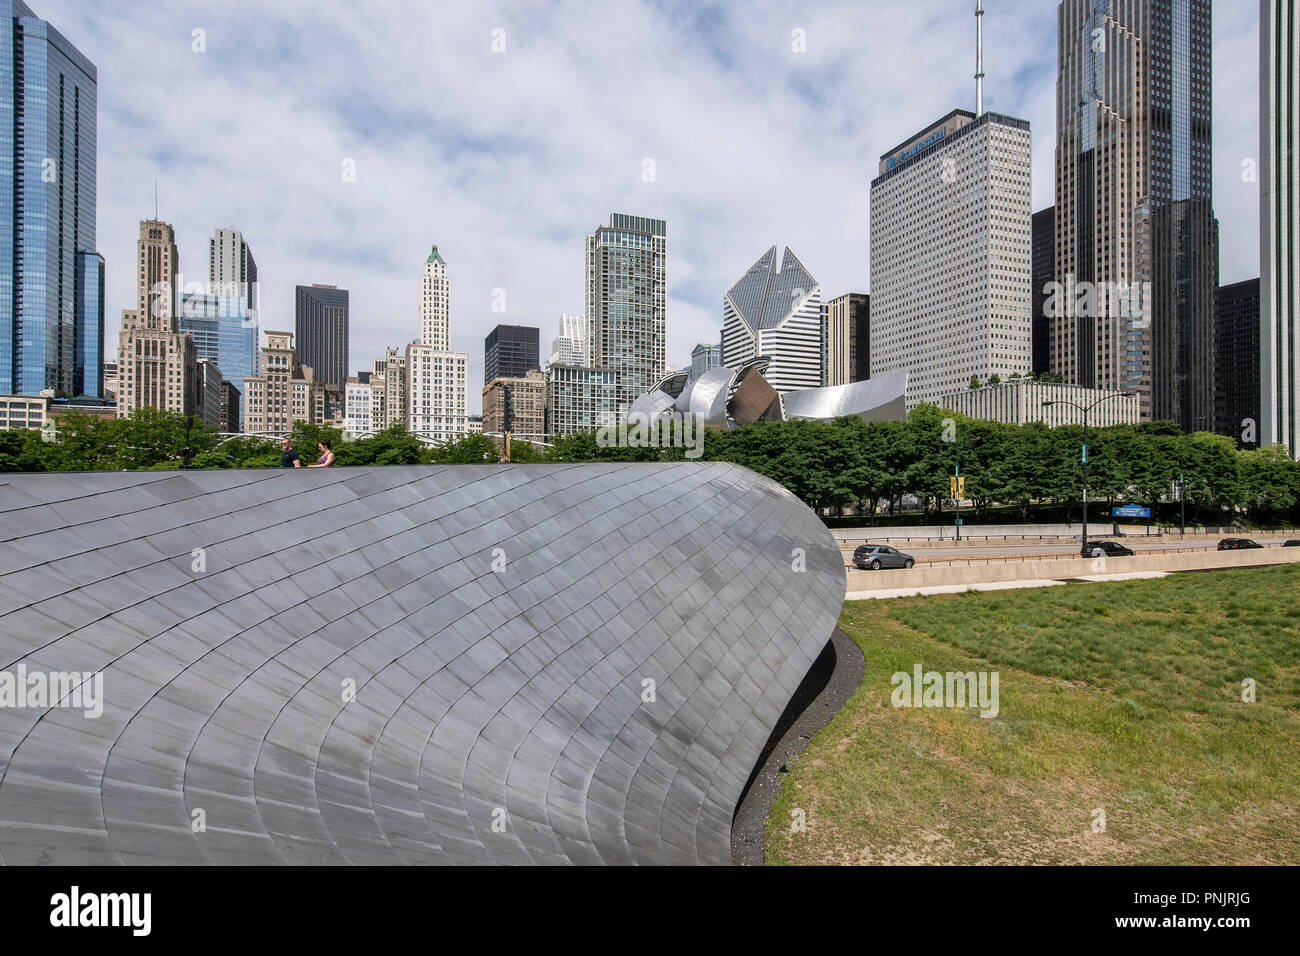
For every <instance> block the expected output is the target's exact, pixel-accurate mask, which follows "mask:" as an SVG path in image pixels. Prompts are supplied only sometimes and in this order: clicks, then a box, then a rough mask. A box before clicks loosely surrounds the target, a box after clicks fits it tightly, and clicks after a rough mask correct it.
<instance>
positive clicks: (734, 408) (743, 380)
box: [627, 356, 907, 429]
mask: <svg viewBox="0 0 1300 956" xmlns="http://www.w3.org/2000/svg"><path fill="white" fill-rule="evenodd" d="M767 366H768V359H767V358H765V357H762V356H760V357H759V358H756V359H752V360H751V361H749V362H746V363H745V364H744V365H743V366H741V367H740V368H727V367H726V366H717V367H715V368H711V369H709V370H708V371H707V372H705V373H704V374H703V375H701V376H700V377H699V378H697V379H695V380H694V381H692V382H689V383H688V384H686V385H685V386H684V387H680V386H679V384H678V383H679V377H680V375H681V374H682V373H674V375H673V376H669V377H668V378H666V379H665V380H664V381H663V382H661V383H660V384H659V385H658V386H656V388H655V389H653V390H651V391H649V392H647V393H646V394H645V395H642V396H640V397H638V398H637V399H636V400H635V401H634V402H633V403H632V405H631V407H630V408H629V409H628V415H627V418H628V422H629V424H632V423H636V422H640V423H650V422H655V421H659V420H661V419H666V418H668V417H670V416H671V415H673V414H678V415H693V416H695V418H696V420H697V421H700V422H703V423H704V426H705V427H706V428H715V429H730V428H738V427H741V426H744V425H748V424H751V423H752V422H754V421H757V420H758V419H760V418H775V419H777V420H789V419H792V418H800V419H809V420H813V421H833V420H834V419H836V418H843V417H845V416H848V415H856V416H858V417H859V418H862V419H863V420H865V421H906V420H907V403H906V396H907V372H890V373H888V374H886V375H881V376H879V377H877V378H873V379H869V380H867V381H863V382H851V383H849V384H848V385H832V386H828V387H826V388H806V389H799V390H796V391H789V392H783V393H780V395H779V400H772V401H771V402H770V403H769V396H771V395H773V394H775V390H774V389H772V388H771V386H770V385H768V383H767V380H766V379H764V378H763V374H762V373H763V372H764V371H766V369H767ZM669 383H671V384H669ZM675 388H680V391H671V389H675ZM746 392H748V393H749V397H752V398H753V399H754V400H755V401H757V402H758V404H757V405H755V404H753V403H752V402H746V401H745V399H746V397H747V396H746V394H745V393H746ZM738 399H739V400H738Z"/></svg>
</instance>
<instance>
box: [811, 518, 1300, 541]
mask: <svg viewBox="0 0 1300 956" xmlns="http://www.w3.org/2000/svg"><path fill="white" fill-rule="evenodd" d="M1128 527H1129V530H1130V532H1131V533H1130V535H1129V536H1130V537H1147V535H1146V534H1144V533H1143V532H1145V530H1146V529H1145V527H1142V528H1137V529H1134V527H1133V526H1131V525H1130V526H1128ZM1114 529H1115V525H1114V524H1113V523H1112V522H1110V521H1105V522H1101V521H1089V522H1088V537H1090V538H1108V537H1111V536H1112V535H1113V533H1114ZM1082 532H1083V526H1082V525H1078V524H1009V525H964V526H963V527H962V529H961V537H962V540H961V542H960V543H961V544H963V545H973V546H978V545H985V544H987V543H988V541H989V540H990V539H994V540H998V541H1001V540H1003V539H1006V540H1010V541H1016V542H1023V543H1025V544H1033V543H1035V542H1040V543H1043V542H1059V541H1061V540H1077V539H1078V538H1079V535H1080V534H1082ZM831 535H832V536H833V537H834V538H835V540H836V541H837V542H838V543H839V544H840V546H841V547H848V546H850V545H859V544H862V543H864V542H867V541H871V542H877V543H879V542H884V541H897V542H902V541H907V542H910V543H911V544H912V545H913V547H924V546H925V543H926V542H933V543H934V544H936V545H943V546H944V547H952V546H953V545H955V544H957V543H958V542H956V541H955V540H954V537H955V536H954V528H953V525H952V523H951V521H950V522H948V523H947V524H944V525H925V526H916V525H914V526H910V527H909V526H893V527H880V528H832V529H831ZM1151 536H1152V537H1161V536H1162V537H1168V538H1181V537H1184V536H1183V535H1180V534H1179V533H1178V530H1177V529H1171V528H1162V527H1158V526H1157V527H1153V528H1151ZM1186 537H1188V538H1193V537H1195V538H1206V537H1219V538H1228V537H1246V538H1259V539H1264V538H1268V539H1270V540H1271V539H1287V538H1300V531H1297V530H1295V529H1290V530H1283V531H1241V530H1239V529H1235V528H1201V527H1192V526H1190V525H1189V526H1188V528H1187V534H1186Z"/></svg>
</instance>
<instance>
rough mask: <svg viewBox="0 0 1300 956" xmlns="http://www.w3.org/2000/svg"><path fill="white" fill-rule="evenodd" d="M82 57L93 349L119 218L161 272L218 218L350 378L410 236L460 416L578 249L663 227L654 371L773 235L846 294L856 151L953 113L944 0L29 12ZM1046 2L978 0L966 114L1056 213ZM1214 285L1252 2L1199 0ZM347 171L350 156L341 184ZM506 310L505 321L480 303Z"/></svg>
mask: <svg viewBox="0 0 1300 956" xmlns="http://www.w3.org/2000/svg"><path fill="white" fill-rule="evenodd" d="M32 6H33V8H34V9H35V10H36V12H37V14H38V15H40V16H42V17H43V18H45V19H47V20H49V21H51V22H52V23H53V24H54V25H55V27H56V28H57V29H59V30H60V32H62V33H63V34H64V35H65V36H66V37H67V38H68V39H69V40H70V41H71V42H72V43H73V44H74V45H75V46H77V47H78V48H79V49H80V50H81V51H82V52H83V53H85V54H86V55H87V56H88V57H89V58H90V59H91V60H92V61H93V62H94V63H95V64H96V66H97V67H98V70H99V130H98V140H99V142H98V145H99V150H98V164H99V169H98V204H99V210H98V245H99V251H100V252H101V253H103V255H104V257H105V259H106V263H107V285H108V289H107V300H108V301H107V326H108V333H107V336H106V338H107V345H108V347H109V349H110V352H111V351H112V350H113V349H115V347H116V340H117V329H118V327H119V325H120V316H121V311H122V309H124V308H129V307H131V306H132V305H133V303H134V299H135V273H134V267H133V263H134V260H135V242H136V239H137V237H138V229H139V221H140V220H141V219H145V218H150V217H152V216H153V213H154V183H155V181H156V182H157V184H158V187H157V188H158V213H159V215H160V217H161V218H162V219H163V220H165V221H167V222H170V223H172V224H173V225H174V226H175V229H176V236H177V243H178V245H179V247H180V264H181V272H182V273H183V275H184V276H186V277H187V278H186V281H201V282H202V281H206V279H207V257H208V238H209V237H210V236H211V234H212V231H213V229H215V228H217V227H226V228H232V227H233V228H238V229H240V230H242V231H243V234H244V237H245V239H246V240H247V241H248V242H249V244H250V245H251V246H252V249H253V254H254V256H255V258H256V260H257V265H258V272H259V278H260V280H261V290H260V291H261V297H262V301H261V304H262V310H261V326H262V329H263V331H264V332H265V331H266V330H268V329H270V330H289V331H292V330H293V323H294V316H293V309H294V287H295V286H296V285H299V284H302V285H308V284H311V283H326V284H330V285H335V286H338V287H340V288H345V289H348V290H349V291H350V294H351V355H350V360H349V367H350V368H351V369H352V370H353V371H356V370H358V369H365V368H369V367H370V365H371V363H372V361H373V360H374V359H375V358H379V357H382V355H383V351H384V348H385V347H387V346H399V345H404V344H405V343H407V342H410V341H413V340H414V339H415V338H416V337H417V335H418V331H419V328H418V316H419V309H418V298H419V282H420V272H421V268H422V265H423V263H424V260H425V258H426V257H427V256H428V254H429V250H430V247H432V246H433V245H437V247H438V249H439V251H440V252H441V253H442V255H443V257H444V258H445V259H446V262H447V267H448V270H449V272H450V275H451V279H452V304H451V310H452V312H451V337H452V347H453V348H454V349H457V350H460V351H465V352H468V353H469V375H470V388H469V393H470V394H469V407H470V411H471V413H477V411H478V409H479V406H480V395H479V389H480V387H481V385H482V375H483V338H484V336H486V335H487V333H488V332H489V331H490V330H491V329H492V327H493V326H495V325H497V324H498V323H506V324H518V325H534V326H537V327H539V328H540V329H541V340H542V351H543V356H542V357H543V359H545V354H546V352H547V351H548V349H549V343H550V340H551V338H552V337H553V336H554V335H555V334H556V326H557V323H558V319H559V315H560V314H561V313H564V312H567V313H580V312H582V311H583V309H584V302H583V270H584V242H585V237H586V236H587V235H588V234H590V233H591V232H592V231H593V230H594V229H595V228H596V227H597V226H598V225H601V224H604V223H607V222H608V221H609V214H610V213H611V212H625V213H631V214H634V215H642V216H652V217H656V218H662V219H666V220H667V223H668V266H667V269H668V272H667V280H668V306H667V308H668V314H667V328H668V355H667V358H668V362H669V364H670V365H675V366H679V367H680V366H683V365H686V364H688V363H689V361H690V350H691V348H692V347H693V346H694V345H695V343H697V342H700V341H709V342H715V341H717V340H718V336H719V328H720V326H721V322H722V297H723V294H724V292H725V291H726V289H727V288H729V287H730V286H731V285H732V284H733V283H734V282H735V281H736V280H737V279H738V278H739V277H740V276H741V275H742V274H743V273H744V271H745V270H746V269H747V268H748V267H749V266H750V265H751V264H752V263H753V262H754V261H755V260H756V259H758V258H759V257H760V256H761V255H762V254H763V252H764V251H765V250H766V249H767V248H768V247H769V246H771V245H773V244H781V245H789V246H790V247H791V248H792V249H793V250H794V251H795V253H796V254H797V255H798V256H799V258H800V260H801V261H802V262H803V263H804V264H805V265H806V266H807V267H808V269H809V270H810V271H811V272H812V273H813V275H814V276H815V277H816V278H817V279H818V280H819V281H820V282H821V285H822V293H823V297H824V298H831V297H833V296H837V295H840V294H842V293H845V292H864V291H868V285H867V274H868V268H867V262H868V259H867V256H868V250H867V236H868V189H869V186H870V182H871V179H872V178H873V177H874V176H875V175H876V173H877V170H878V163H879V159H880V156H881V154H882V153H885V152H886V151H888V150H890V149H891V148H893V147H894V146H896V145H897V144H898V143H900V142H902V141H903V140H905V139H906V138H908V137H909V136H911V135H912V134H913V133H916V132H918V131H920V130H921V129H922V128H923V127H925V126H927V125H928V124H930V123H931V122H933V121H934V120H936V119H938V118H940V117H941V116H943V115H945V114H946V113H948V112H949V111H951V110H952V109H955V108H957V107H963V108H967V109H973V108H974V105H975V84H974V80H973V79H972V75H973V74H974V72H975V18H974V16H973V12H974V6H975V5H974V3H973V2H971V0H909V2H906V3H899V2H894V0H844V2H837V0H824V2H806V3H795V2H781V0H733V2H729V3H703V2H700V0H680V2H678V0H581V2H579V0H510V2H493V0H457V2H443V0H383V2H382V3H367V4H361V3H356V2H340V0H263V2H260V3H257V4H225V3H216V2H211V0H169V2H168V3H166V4H155V5H151V6H149V8H148V14H147V16H146V15H142V13H141V11H142V9H143V8H142V7H141V5H140V4H139V3H138V2H134V0H133V2H126V0H98V2H96V3H93V4H89V3H86V2H85V0H32ZM1056 6H1057V5H1056V4H1055V3H1053V2H1051V0H985V10H986V13H985V73H986V74H987V79H986V80H985V108H986V109H989V110H994V111H997V112H1001V113H1007V114H1010V115H1013V116H1017V117H1021V118H1024V119H1027V120H1029V122H1030V124H1031V127H1032V130H1033V140H1034V168H1033V195H1034V209H1035V210H1037V209H1040V208H1043V207H1045V206H1049V205H1051V204H1052V202H1053V181H1052V167H1053V151H1054V140H1055V134H1056V119H1055V71H1056ZM1214 13H1215V17H1214V20H1215V22H1214V43H1215V54H1214V99H1215V114H1214V122H1215V137H1214V140H1215V141H1214V147H1215V156H1214V161H1215V173H1214V188H1215V207H1216V212H1217V214H1218V216H1219V218H1220V221H1221V246H1222V255H1221V281H1222V282H1223V283H1224V284H1227V283H1229V282H1234V281H1237V280H1240V279H1247V278H1253V277H1255V276H1257V275H1258V274H1259V238H1258V215H1259V211H1258V186H1257V185H1256V184H1255V183H1254V182H1253V181H1251V176H1250V175H1249V172H1250V170H1249V168H1248V166H1246V165H1244V164H1251V163H1254V162H1255V160H1256V158H1257V154H1258V142H1259V128H1258V114H1259V106H1258V103H1259V73H1258V5H1257V4H1255V3H1252V2H1247V0H1215V3H1214ZM350 173H354V174H352V175H349V174H350ZM502 306H504V311H494V307H495V308H497V309H499V308H501V307H502Z"/></svg>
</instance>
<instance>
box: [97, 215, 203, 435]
mask: <svg viewBox="0 0 1300 956" xmlns="http://www.w3.org/2000/svg"><path fill="white" fill-rule="evenodd" d="M179 270H180V253H179V251H178V250H177V248H176V234H175V232H174V231H173V230H172V227H171V226H170V225H169V224H167V223H165V222H160V221H158V220H156V219H146V220H145V221H143V222H141V223H140V238H139V240H138V241H137V242H136V307H135V308H134V309H127V310H124V311H123V312H122V329H121V331H120V333H119V334H118V344H117V368H118V390H117V416H118V418H129V417H130V416H131V414H132V413H133V412H134V411H135V410H136V409H137V408H142V407H146V406H147V407H150V408H160V409H164V410H166V411H170V412H176V413H177V414H181V415H193V414H197V413H198V411H199V409H198V407H197V403H196V400H195V399H196V395H197V391H196V387H195V379H196V376H197V375H198V353H197V350H196V349H195V345H194V338H193V337H192V336H191V335H190V334H189V333H188V332H183V331H181V330H180V327H179V324H178V321H177V317H176V301H177V300H176V274H177V272H178V271H179Z"/></svg>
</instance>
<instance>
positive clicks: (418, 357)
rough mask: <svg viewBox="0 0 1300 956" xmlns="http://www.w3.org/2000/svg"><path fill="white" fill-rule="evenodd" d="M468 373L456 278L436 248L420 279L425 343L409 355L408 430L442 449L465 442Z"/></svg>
mask: <svg viewBox="0 0 1300 956" xmlns="http://www.w3.org/2000/svg"><path fill="white" fill-rule="evenodd" d="M393 357H394V356H392V354H391V352H390V362H389V366H390V368H391V367H392V361H391V360H392V358H393ZM468 371H469V355H468V354H467V353H465V352H453V351H451V277H450V276H449V275H448V274H447V263H446V261H445V260H444V259H443V258H442V256H441V255H440V254H439V253H438V247H437V246H434V247H433V251H432V252H430V253H429V256H428V258H427V259H425V261H424V270H423V272H422V274H421V276H420V341H419V342H413V343H411V344H410V345H408V346H407V347H406V352H405V356H404V376H405V391H404V398H405V401H404V405H405V408H404V412H405V419H406V430H407V431H409V432H410V433H411V434H413V435H415V436H416V437H417V438H420V439H422V440H424V441H427V442H434V443H438V444H441V443H443V442H447V441H455V440H456V439H459V438H463V437H464V435H465V429H466V409H465V395H466V388H467V386H468V381H467V376H468ZM390 414H391V413H390Z"/></svg>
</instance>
